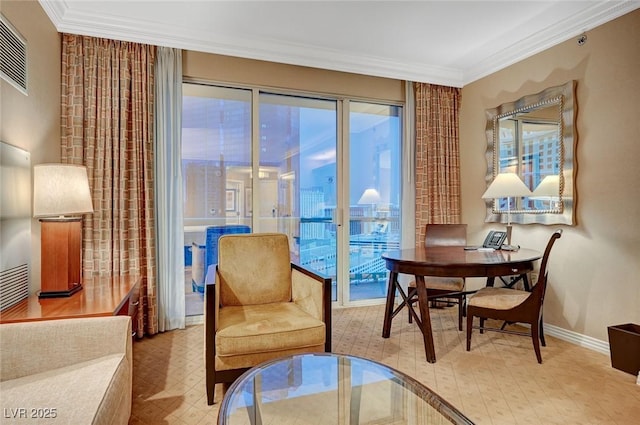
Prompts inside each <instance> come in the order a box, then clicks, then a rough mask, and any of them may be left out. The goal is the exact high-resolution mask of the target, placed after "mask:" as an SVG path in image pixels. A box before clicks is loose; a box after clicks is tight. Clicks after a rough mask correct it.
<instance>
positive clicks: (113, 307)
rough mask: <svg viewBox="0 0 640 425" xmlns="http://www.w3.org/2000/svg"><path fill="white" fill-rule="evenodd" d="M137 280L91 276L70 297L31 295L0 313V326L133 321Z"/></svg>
mask: <svg viewBox="0 0 640 425" xmlns="http://www.w3.org/2000/svg"><path fill="white" fill-rule="evenodd" d="M141 280H142V279H141V278H140V277H139V276H117V277H95V278H88V279H83V281H82V286H83V288H82V290H80V291H78V292H77V293H75V294H73V295H71V296H70V297H62V298H42V299H40V298H38V294H37V293H36V294H32V295H31V296H30V297H29V298H27V299H26V300H23V301H21V302H19V303H18V304H16V305H14V306H12V307H10V308H8V309H6V310H3V311H0V323H15V322H30V321H36V320H53V319H71V318H79V317H95V316H115V315H128V316H131V317H132V318H134V317H135V316H136V314H137V311H138V294H139V291H140V282H141ZM134 332H135V326H134Z"/></svg>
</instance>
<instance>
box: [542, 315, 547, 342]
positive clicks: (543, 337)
mask: <svg viewBox="0 0 640 425" xmlns="http://www.w3.org/2000/svg"><path fill="white" fill-rule="evenodd" d="M540 342H541V343H542V346H543V347H546V346H547V342H546V341H545V340H544V327H543V325H542V313H540Z"/></svg>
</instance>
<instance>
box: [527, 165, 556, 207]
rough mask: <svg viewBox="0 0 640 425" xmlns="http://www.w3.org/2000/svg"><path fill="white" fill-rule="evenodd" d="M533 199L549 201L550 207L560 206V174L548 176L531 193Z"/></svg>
mask: <svg viewBox="0 0 640 425" xmlns="http://www.w3.org/2000/svg"><path fill="white" fill-rule="evenodd" d="M530 198H531V199H533V200H536V201H548V202H549V208H550V209H552V210H553V209H556V208H558V202H559V201H560V176H559V175H557V174H554V175H550V176H546V177H545V178H544V179H542V181H541V182H540V184H539V185H538V186H537V187H536V188H535V190H534V191H533V193H532V194H531V197H530Z"/></svg>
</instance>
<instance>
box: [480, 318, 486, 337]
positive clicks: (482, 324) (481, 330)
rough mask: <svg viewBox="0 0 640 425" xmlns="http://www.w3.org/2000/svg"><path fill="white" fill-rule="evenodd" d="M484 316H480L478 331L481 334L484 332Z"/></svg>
mask: <svg viewBox="0 0 640 425" xmlns="http://www.w3.org/2000/svg"><path fill="white" fill-rule="evenodd" d="M484 320H485V319H484V317H481V318H480V333H481V334H483V333H484Z"/></svg>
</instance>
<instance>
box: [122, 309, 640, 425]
mask: <svg viewBox="0 0 640 425" xmlns="http://www.w3.org/2000/svg"><path fill="white" fill-rule="evenodd" d="M431 312H432V321H433V326H434V330H435V331H434V340H435V348H436V355H437V359H438V361H437V363H435V364H429V363H427V362H426V360H425V354H424V347H423V345H422V337H421V335H420V333H419V331H418V329H417V327H416V325H415V323H414V324H409V323H407V322H406V319H405V317H404V315H400V316H397V317H396V319H395V320H394V322H393V326H392V331H391V338H389V339H383V338H382V337H381V336H380V335H381V332H382V319H383V315H384V308H383V306H372V307H358V308H348V309H337V310H334V312H333V351H335V352H340V353H347V354H353V355H357V356H362V357H367V358H370V359H373V360H377V361H379V362H381V363H384V364H387V365H389V366H391V367H394V368H396V369H398V370H400V371H402V372H404V373H407V374H409V375H411V376H413V377H414V378H416V379H417V380H418V381H420V382H422V383H423V384H425V385H426V386H428V387H430V388H431V389H433V390H434V391H435V392H437V393H438V394H440V395H441V396H442V397H443V398H445V399H446V400H448V401H449V402H450V403H452V404H453V405H454V406H456V407H457V408H458V409H460V410H461V411H462V412H463V413H464V414H465V415H467V416H468V417H469V418H470V419H471V420H473V421H474V422H475V423H476V424H494V425H498V424H607V425H614V424H617V425H623V424H628V425H631V424H640V385H636V377H635V376H632V375H630V374H627V373H625V372H622V371H619V370H616V369H613V368H612V367H611V364H610V360H609V356H607V355H604V354H600V353H596V352H593V351H591V350H588V349H585V348H581V347H578V346H575V345H573V344H570V343H568V342H565V341H562V340H558V339H556V338H553V337H547V347H543V348H542V357H543V364H542V365H539V364H538V363H537V362H536V359H535V354H534V352H533V348H532V346H531V341H530V339H528V338H523V337H518V336H514V335H503V334H497V333H486V334H484V335H480V334H479V333H478V332H477V331H474V334H473V340H472V346H471V352H468V353H467V352H466V351H465V349H464V333H463V332H458V331H457V326H456V307H452V308H446V309H432V310H431ZM203 337H204V335H203V326H202V325H194V326H189V327H187V329H185V330H176V331H170V332H166V333H163V334H159V335H156V336H153V337H150V338H149V337H148V338H144V339H142V340H140V341H136V342H135V343H134V347H133V351H134V377H133V408H132V416H131V420H130V422H129V423H130V424H131V425H142V424H158V425H160V424H167V425H195V424H215V423H216V418H217V414H218V408H219V406H220V400H221V398H222V395H221V386H218V387H217V388H216V404H215V405H213V406H208V405H207V402H206V395H205V383H204V376H205V372H204V360H203V351H204V343H203Z"/></svg>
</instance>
